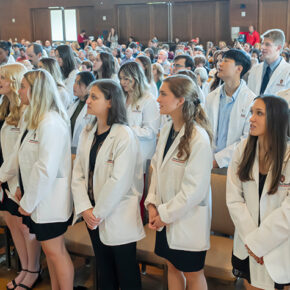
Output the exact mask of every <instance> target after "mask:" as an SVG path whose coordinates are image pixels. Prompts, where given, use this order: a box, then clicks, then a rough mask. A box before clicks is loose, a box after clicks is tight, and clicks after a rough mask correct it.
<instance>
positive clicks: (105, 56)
mask: <svg viewBox="0 0 290 290" xmlns="http://www.w3.org/2000/svg"><path fill="white" fill-rule="evenodd" d="M100 58H101V61H102V68H101V69H102V78H103V79H110V78H111V77H112V75H113V74H114V73H115V61H114V57H113V55H112V54H111V53H109V52H106V51H101V52H100ZM96 78H97V79H98V76H97V75H96Z"/></svg>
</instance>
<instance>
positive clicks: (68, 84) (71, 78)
mask: <svg viewBox="0 0 290 290" xmlns="http://www.w3.org/2000/svg"><path fill="white" fill-rule="evenodd" d="M78 72H79V71H78V70H77V69H74V70H72V71H71V72H70V74H69V75H68V77H67V78H66V79H65V80H64V85H65V88H66V90H67V92H68V93H69V95H70V103H72V102H73V101H74V99H75V96H74V83H75V80H76V77H77V73H78Z"/></svg>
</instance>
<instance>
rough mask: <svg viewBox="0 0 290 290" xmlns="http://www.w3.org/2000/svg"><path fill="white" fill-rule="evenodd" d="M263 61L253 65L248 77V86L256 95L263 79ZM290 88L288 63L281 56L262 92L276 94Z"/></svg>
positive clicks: (289, 65) (258, 93)
mask: <svg viewBox="0 0 290 290" xmlns="http://www.w3.org/2000/svg"><path fill="white" fill-rule="evenodd" d="M263 64H264V63H263V62H262V63H259V64H257V65H255V66H253V67H252V68H251V70H250V74H249V78H248V87H249V88H250V89H251V90H252V91H253V92H254V93H255V94H256V95H257V96H258V95H260V90H261V85H262V80H263ZM289 88H290V64H289V63H287V62H286V61H285V60H284V58H282V60H281V62H280V64H279V65H278V67H277V68H276V69H275V71H274V72H273V74H272V75H271V78H270V80H269V83H268V85H267V87H266V89H265V92H264V94H269V95H276V94H277V93H278V92H279V91H283V90H285V89H289Z"/></svg>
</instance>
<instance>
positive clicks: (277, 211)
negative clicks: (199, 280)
mask: <svg viewBox="0 0 290 290" xmlns="http://www.w3.org/2000/svg"><path fill="white" fill-rule="evenodd" d="M245 144H246V140H245V141H244V142H241V143H240V144H239V146H238V147H237V149H236V151H235V153H234V156H233V159H232V161H231V164H230V166H229V169H228V176H227V205H228V208H229V212H230V215H231V217H232V220H233V222H234V224H235V227H236V230H235V236H234V249H233V253H234V255H235V256H236V257H238V258H239V259H246V258H247V257H248V256H249V255H248V251H247V250H246V248H245V245H248V247H249V248H250V249H251V250H252V251H253V253H254V254H255V255H256V256H258V257H264V265H263V266H261V265H259V264H257V263H256V261H255V260H254V259H253V258H252V257H250V274H251V283H252V284H253V286H255V287H258V288H263V289H274V284H273V281H275V282H276V283H279V284H286V283H289V282H290V160H287V157H285V159H284V165H283V170H282V175H283V176H284V177H285V178H284V180H281V182H280V184H279V187H278V191H277V192H276V193H275V194H273V195H268V194H267V192H268V190H269V188H270V185H271V179H272V172H271V170H270V171H269V173H268V175H267V178H266V181H265V184H264V188H263V192H262V196H261V200H260V202H259V152H258V151H259V144H257V149H256V156H255V161H254V164H253V169H252V176H253V180H250V181H247V182H241V181H240V179H239V177H238V176H237V170H238V166H239V163H240V161H241V158H242V156H243V152H244V148H245ZM289 153H290V143H288V156H289ZM286 155H287V154H286ZM259 209H260V220H261V223H260V225H259V226H258V219H259ZM272 280H273V281H272Z"/></svg>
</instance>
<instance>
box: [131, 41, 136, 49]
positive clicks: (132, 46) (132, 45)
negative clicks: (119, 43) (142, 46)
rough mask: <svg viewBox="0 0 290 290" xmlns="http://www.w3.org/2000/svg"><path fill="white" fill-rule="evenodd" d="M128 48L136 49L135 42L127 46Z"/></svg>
mask: <svg viewBox="0 0 290 290" xmlns="http://www.w3.org/2000/svg"><path fill="white" fill-rule="evenodd" d="M129 47H130V48H132V49H133V48H137V43H136V42H131V43H130V44H129Z"/></svg>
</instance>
